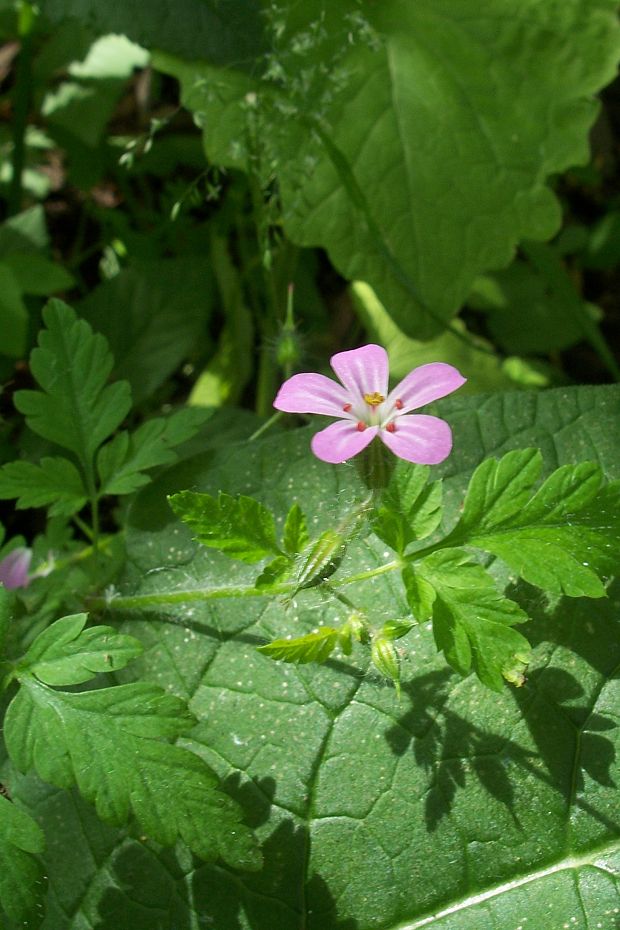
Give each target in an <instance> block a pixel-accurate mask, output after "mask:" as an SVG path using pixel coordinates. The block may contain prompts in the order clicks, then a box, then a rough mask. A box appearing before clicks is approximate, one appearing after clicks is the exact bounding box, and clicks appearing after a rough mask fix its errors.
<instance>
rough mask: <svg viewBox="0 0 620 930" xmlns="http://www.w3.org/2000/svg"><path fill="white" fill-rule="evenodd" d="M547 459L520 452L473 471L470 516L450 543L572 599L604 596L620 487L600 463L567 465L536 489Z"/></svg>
mask: <svg viewBox="0 0 620 930" xmlns="http://www.w3.org/2000/svg"><path fill="white" fill-rule="evenodd" d="M541 469H542V457H541V454H540V452H539V451H538V450H536V449H518V450H515V451H514V452H509V453H507V454H506V455H505V456H504V457H503V458H502V459H501V460H500V461H497V460H496V459H487V460H486V461H485V462H483V463H482V464H481V465H480V466H479V467H478V468H477V469H476V471H475V472H474V474H473V476H472V478H471V481H470V484H469V488H468V491H467V495H466V498H465V504H464V507H463V514H462V517H461V519H460V521H459V523H458V524H457V525H456V527H455V528H454V530H453V531H452V532H451V533H450V535H449V536H448V537H447V539H446V540H445V542H446V545H448V546H460V545H470V546H476V547H478V548H480V549H484V550H485V551H486V552H491V553H493V554H494V555H497V556H499V558H501V559H503V561H504V562H506V564H507V565H509V566H510V567H511V568H512V569H514V570H515V571H516V572H517V573H518V574H519V575H520V576H521V577H522V578H524V579H525V581H528V582H530V584H534V585H538V587H541V588H543V589H544V590H546V591H551V592H555V593H558V594H566V595H568V596H569V597H583V596H585V597H604V596H605V587H604V585H603V583H602V581H601V580H600V576H601V575H602V576H606V575H611V574H612V573H613V572H614V571H615V570H616V569H617V564H618V549H619V547H620V482H614V483H612V484H608V485H606V486H604V487H601V484H602V480H603V474H602V471H601V469H600V468H599V466H598V465H596V464H594V463H592V462H581V463H579V464H578V465H564V466H562V468H558V469H557V470H556V471H554V472H553V473H552V474H551V475H550V476H549V478H547V479H546V481H544V482H543V484H542V485H541V486H540V487H539V488H538V489H537V490H534V484H535V483H536V481H537V480H538V478H539V477H540V472H541Z"/></svg>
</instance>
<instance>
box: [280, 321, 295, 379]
mask: <svg viewBox="0 0 620 930" xmlns="http://www.w3.org/2000/svg"><path fill="white" fill-rule="evenodd" d="M276 359H277V362H278V365H279V366H280V368H283V369H284V370H285V371H287V370H288V369H293V368H296V367H297V366H298V364H299V362H300V360H301V341H300V339H299V337H298V336H297V333H296V332H295V330H294V329H293V330H290V329H288V328H287V327H284V329H283V330H282V331H281V333H280V335H279V336H278V341H277V343H276Z"/></svg>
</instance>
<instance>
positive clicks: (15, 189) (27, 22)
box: [8, 0, 36, 216]
mask: <svg viewBox="0 0 620 930" xmlns="http://www.w3.org/2000/svg"><path fill="white" fill-rule="evenodd" d="M35 19H36V11H35V8H34V7H33V6H32V4H30V3H28V2H27V0H21V3H20V4H19V7H18V17H17V33H18V36H19V39H20V42H21V49H20V52H19V56H18V58H17V65H16V71H15V85H14V88H13V154H12V158H11V161H12V172H13V173H12V176H11V185H10V187H9V195H8V212H9V215H10V216H13V215H14V214H16V213H19V212H20V210H21V208H22V174H23V171H24V162H25V153H26V141H25V140H26V126H27V124H28V110H29V108H30V93H31V88H32V32H33V27H34V22H35Z"/></svg>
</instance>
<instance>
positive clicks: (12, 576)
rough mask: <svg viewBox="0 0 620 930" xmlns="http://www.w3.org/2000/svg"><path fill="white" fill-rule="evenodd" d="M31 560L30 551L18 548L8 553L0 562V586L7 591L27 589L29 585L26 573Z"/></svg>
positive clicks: (22, 547) (21, 547)
mask: <svg viewBox="0 0 620 930" xmlns="http://www.w3.org/2000/svg"><path fill="white" fill-rule="evenodd" d="M31 560H32V550H31V549H26V548H25V547H24V546H20V547H18V548H17V549H13V551H12V552H9V554H8V555H7V556H5V557H4V558H3V559H2V561H1V562H0V584H3V585H4V587H5V588H7V590H11V589H12V588H27V587H28V584H29V583H30V578H29V576H28V572H29V570H30V562H31Z"/></svg>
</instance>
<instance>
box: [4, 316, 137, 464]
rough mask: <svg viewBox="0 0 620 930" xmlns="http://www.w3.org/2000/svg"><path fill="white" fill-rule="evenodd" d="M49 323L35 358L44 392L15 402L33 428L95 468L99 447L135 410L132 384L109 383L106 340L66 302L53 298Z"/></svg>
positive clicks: (32, 360)
mask: <svg viewBox="0 0 620 930" xmlns="http://www.w3.org/2000/svg"><path fill="white" fill-rule="evenodd" d="M43 321H44V323H45V327H46V328H45V329H43V330H42V331H41V333H40V334H39V345H38V347H37V348H36V349H33V351H32V354H31V356H30V366H31V370H32V374H33V375H34V377H35V378H36V380H37V382H38V383H39V385H40V386H41V388H42V390H40V391H31V390H25V391H17V392H16V394H15V405H16V407H17V409H18V410H19V411H20V412H21V413H23V414H25V416H26V422H27V423H28V426H29V427H30V429H32V430H33V431H34V432H35V433H38V434H39V435H40V436H43V438H44V439H48V440H50V442H54V443H56V444H57V445H59V446H62V448H63V449H69V451H71V452H73V453H74V454H75V455H76V456H77V457H78V459H79V460H80V461H81V462H82V463H83V465H84V466H85V467H86V469H87V470H90V468H91V467H92V460H93V456H94V453H95V451H96V450H97V448H98V447H99V446H100V445H101V443H102V442H103V441H104V440H105V439H107V437H108V436H109V435H110V434H111V433H113V432H114V430H115V429H116V427H117V426H118V425H119V424H120V423H121V422H122V420H123V419H124V418H125V416H126V415H127V413H128V412H129V408H130V406H131V396H130V391H129V385H128V384H127V382H126V381H117V382H115V383H113V384H108V383H107V380H108V376H109V375H110V372H111V371H112V366H113V363H114V360H113V358H112V354H111V353H110V350H109V348H108V344H107V342H106V340H105V339H104V338H103V336H100V335H97V334H95V333H93V331H92V329H91V327H90V326H89V324H88V323H87V322H86V321H85V320H80V319H78V318H77V316H76V314H75V313H74V311H73V310H72V309H71V308H70V307H68V306H67V305H66V304H64V303H63V302H62V301H60V300H56V299H54V300H50V301H49V303H48V304H47V306H46V307H45V309H44V311H43Z"/></svg>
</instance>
